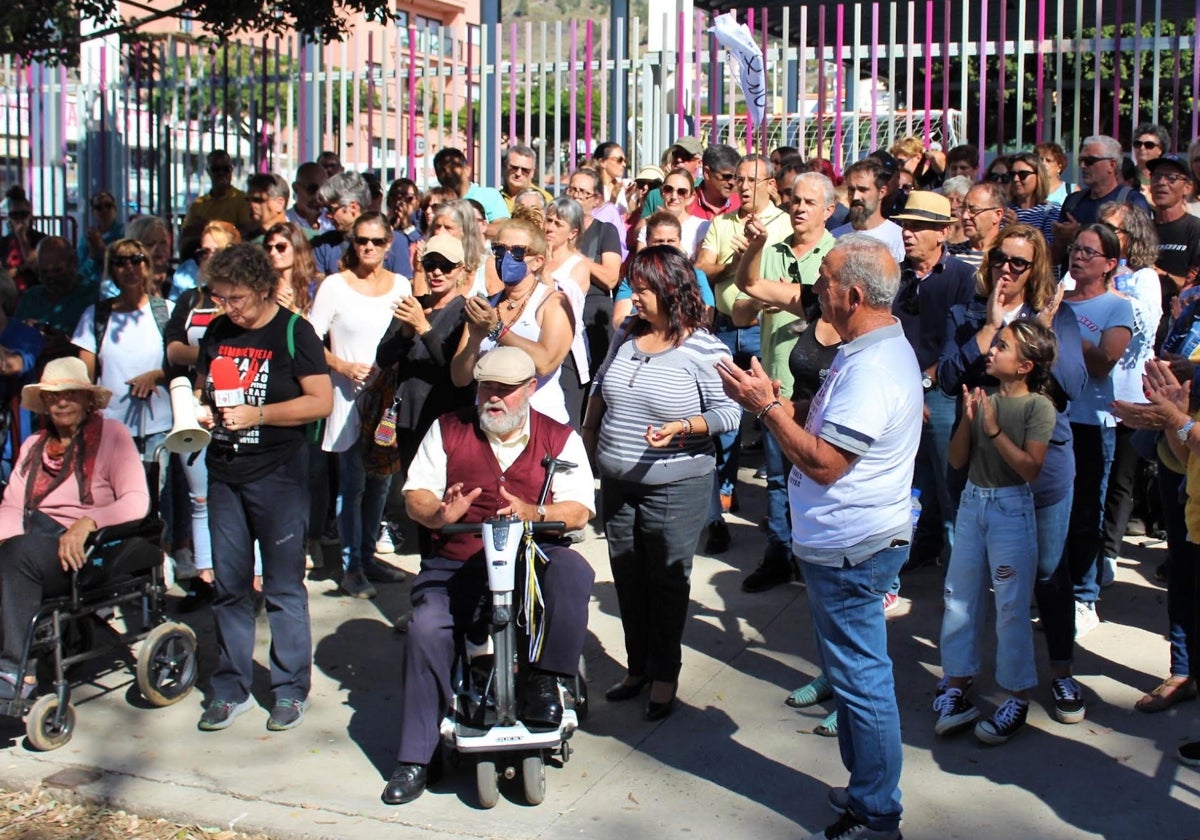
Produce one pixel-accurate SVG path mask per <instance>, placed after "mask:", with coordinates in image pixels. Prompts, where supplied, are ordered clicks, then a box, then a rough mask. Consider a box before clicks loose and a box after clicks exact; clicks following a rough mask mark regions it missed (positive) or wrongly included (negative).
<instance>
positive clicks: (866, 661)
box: [804, 543, 909, 831]
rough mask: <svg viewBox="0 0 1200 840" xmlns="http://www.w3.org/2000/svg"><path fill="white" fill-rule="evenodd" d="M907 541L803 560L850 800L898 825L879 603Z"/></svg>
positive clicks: (883, 827) (891, 707)
mask: <svg viewBox="0 0 1200 840" xmlns="http://www.w3.org/2000/svg"><path fill="white" fill-rule="evenodd" d="M908 549H909V546H908V544H907V543H905V544H903V545H898V546H895V547H892V548H886V549H884V550H883V551H880V552H877V553H876V554H873V555H872V556H870V557H868V558H867V559H866V560H864V561H862V562H861V563H859V564H858V565H857V566H850V565H843V566H841V567H840V568H839V567H835V566H822V565H819V564H817V563H809V562H805V563H804V580H805V583H806V584H807V589H808V605H809V609H810V610H811V612H812V618H813V626H814V628H815V629H816V636H817V641H818V644H819V645H820V647H819V652H820V654H821V669H822V671H823V672H824V674H825V675H826V676H827V677H828V678H829V682H830V684H832V685H833V693H834V699H835V701H836V704H837V716H838V717H837V720H838V747H839V748H840V749H841V753H842V764H844V765H845V767H846V769H847V770H849V771H850V782H849V785H848V786H847V791H848V792H849V794H850V807H851V808H852V809H853V810H854V813H856V814H858V815H859V816H860V817H862V818H863V819H864V820H866V822H867V825H868V826H869V827H871V828H872V829H875V830H877V831H892V830H894V829H896V828H897V827H898V826H899V825H900V812H901V807H900V769H901V766H902V764H903V755H902V750H901V745H900V711H899V709H898V708H897V706H896V683H895V679H894V678H893V676H892V660H891V657H889V656H888V649H887V622H886V620H885V618H884V614H883V607H882V606H881V604H880V601H881V600H882V598H883V596H884V595H885V594H887V592H888V590H889V589H890V587H891V585H892V581H893V580H895V578H896V575H898V574H899V573H900V567H901V566H903V565H904V563H905V561H906V560H907V559H908Z"/></svg>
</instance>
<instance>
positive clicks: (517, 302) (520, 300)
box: [504, 286, 537, 312]
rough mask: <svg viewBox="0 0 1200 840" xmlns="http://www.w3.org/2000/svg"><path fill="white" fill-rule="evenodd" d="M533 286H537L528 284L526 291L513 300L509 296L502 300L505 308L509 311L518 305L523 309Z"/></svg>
mask: <svg viewBox="0 0 1200 840" xmlns="http://www.w3.org/2000/svg"><path fill="white" fill-rule="evenodd" d="M535 288H537V286H530V287H529V291H528V292H526V293H525V294H523V295H521V296H520V297H519V298H517V299H515V300H514V299H513V298H511V297H510V298H508V299H507V300H506V301H504V306H505V308H507V309H508V311H509V312H512V311H513V310H514V309H516V308H517V307H518V306H520V307H521V309H522V310H523V309H525V304H526V303H528V302H529V296H530V295H532V294H533V290H534V289H535Z"/></svg>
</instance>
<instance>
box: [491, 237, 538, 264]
mask: <svg viewBox="0 0 1200 840" xmlns="http://www.w3.org/2000/svg"><path fill="white" fill-rule="evenodd" d="M528 252H529V249H528V248H526V247H525V246H524V245H511V246H510V245H501V244H500V243H499V242H494V243H492V256H494V257H495V258H496V259H498V260H501V259H504V255H505V254H512V257H513V259H514V260H516V261H517V262H525V255H526V254H527V253H528Z"/></svg>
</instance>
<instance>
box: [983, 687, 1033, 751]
mask: <svg viewBox="0 0 1200 840" xmlns="http://www.w3.org/2000/svg"><path fill="white" fill-rule="evenodd" d="M1028 714H1029V704H1028V703H1026V702H1025V701H1024V700H1018V699H1017V698H1016V697H1009V698H1008V699H1007V700H1005V701H1004V702H1003V703H1001V704H1000V708H998V709H996V711H995V713H994V714H993V715H992V716H991V717H990V718H989V719H987V720H981V721H979V723H978V724H976V726H975V737H976V738H978V739H979V740H980V741H983V743H985V744H992V745H993V746H994V745H997V744H1003V743H1004V742H1005V741H1007V740H1008V739H1009V738H1011V737H1012V736H1013V735H1016V734H1017V731H1018V730H1020V728H1021V727H1022V726H1024V725H1025V718H1026V716H1027V715H1028Z"/></svg>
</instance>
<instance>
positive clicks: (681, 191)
mask: <svg viewBox="0 0 1200 840" xmlns="http://www.w3.org/2000/svg"><path fill="white" fill-rule="evenodd" d="M658 191H659V192H661V193H662V194H663V195H685V196H686V195H691V194H692V191H691V190H690V189H688V188H687V187H672V186H671V185H670V184H663V185H662V186H661V187H659V188H658Z"/></svg>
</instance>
